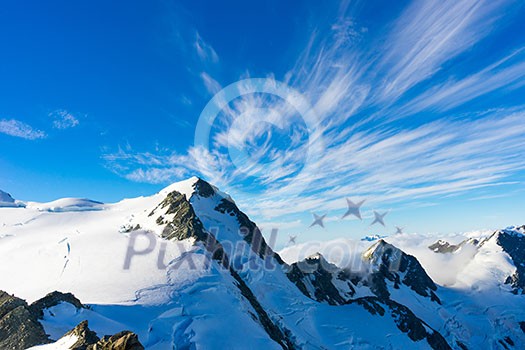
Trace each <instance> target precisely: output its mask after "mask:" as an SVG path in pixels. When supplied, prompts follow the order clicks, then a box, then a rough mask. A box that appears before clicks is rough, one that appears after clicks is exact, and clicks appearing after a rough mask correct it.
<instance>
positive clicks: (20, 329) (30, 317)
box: [0, 291, 51, 350]
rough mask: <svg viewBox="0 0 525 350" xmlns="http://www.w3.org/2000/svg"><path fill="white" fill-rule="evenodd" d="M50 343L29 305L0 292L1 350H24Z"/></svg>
mask: <svg viewBox="0 0 525 350" xmlns="http://www.w3.org/2000/svg"><path fill="white" fill-rule="evenodd" d="M50 342H51V341H50V340H49V339H48V337H47V335H46V333H45V331H44V328H43V327H42V325H41V324H40V322H38V315H37V314H35V313H34V312H33V311H32V310H31V308H30V307H29V305H27V303H26V302H25V301H24V300H22V299H19V298H17V297H15V296H13V295H9V294H7V293H6V292H4V291H0V349H2V350H4V349H5V350H23V349H27V348H29V347H32V346H35V345H41V344H47V343H50Z"/></svg>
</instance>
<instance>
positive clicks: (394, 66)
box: [104, 0, 525, 219]
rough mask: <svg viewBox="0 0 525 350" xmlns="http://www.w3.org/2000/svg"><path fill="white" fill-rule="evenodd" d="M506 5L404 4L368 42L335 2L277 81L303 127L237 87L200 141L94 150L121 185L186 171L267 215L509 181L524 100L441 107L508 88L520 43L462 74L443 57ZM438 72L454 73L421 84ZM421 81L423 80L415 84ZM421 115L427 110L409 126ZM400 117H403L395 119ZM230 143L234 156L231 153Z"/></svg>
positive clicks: (522, 73) (452, 55) (476, 38)
mask: <svg viewBox="0 0 525 350" xmlns="http://www.w3.org/2000/svg"><path fill="white" fill-rule="evenodd" d="M508 6H509V3H508V2H507V1H490V2H487V1H470V0H467V1H462V2H436V1H414V2H413V3H412V4H410V5H409V6H408V7H407V8H406V9H405V10H403V11H402V12H401V14H400V15H399V17H398V18H394V19H393V20H392V22H391V23H390V24H388V25H387V26H385V28H387V29H388V30H387V31H386V33H385V34H379V36H376V37H374V38H367V35H370V31H369V30H368V29H367V28H365V27H363V26H360V25H359V24H358V21H357V20H355V19H354V17H353V16H354V14H351V15H350V14H348V13H346V11H348V10H347V7H345V6H342V9H343V10H344V11H345V12H342V13H341V14H340V15H339V16H338V21H337V22H336V23H335V24H330V25H329V31H328V33H323V35H321V31H318V30H315V31H314V32H313V33H312V36H311V38H310V41H309V42H308V44H307V46H306V48H305V49H304V51H303V53H302V54H301V55H300V56H299V57H298V59H297V61H296V63H295V65H293V67H292V68H291V69H290V71H289V72H288V73H287V74H286V75H285V77H284V78H283V80H284V81H285V82H286V83H287V84H288V85H290V86H292V87H293V88H295V89H296V90H297V91H300V92H301V93H302V94H303V95H304V96H305V97H306V98H307V99H308V100H309V102H310V104H311V106H312V108H313V110H314V111H315V114H316V115H317V117H318V123H317V124H316V125H314V126H313V128H314V129H315V130H312V126H311V125H310V126H308V125H305V123H304V120H302V119H301V115H298V113H297V111H296V110H294V109H293V108H290V106H289V105H287V103H286V101H283V99H279V98H275V96H271V95H269V94H248V95H243V96H241V97H239V98H238V99H237V100H235V101H233V102H232V103H230V104H228V105H227V108H225V109H224V111H223V113H222V115H221V116H220V117H219V118H218V120H217V122H216V125H214V126H213V127H214V130H213V131H214V132H213V133H212V135H211V137H210V141H211V142H210V144H211V146H210V148H209V149H202V148H200V147H195V146H194V147H190V148H189V149H188V151H187V152H186V153H183V154H180V153H178V152H171V151H164V152H156V153H148V152H133V151H130V150H127V151H119V152H116V153H113V154H106V155H105V156H104V157H105V159H106V161H107V163H108V166H109V167H110V168H111V169H113V170H114V171H115V172H117V173H119V174H121V175H122V176H125V177H127V178H129V179H132V180H135V181H146V182H154V183H165V182H171V181H175V180H179V179H180V178H182V177H186V176H188V175H190V174H195V173H199V174H200V175H201V176H203V177H205V178H207V179H208V180H210V181H211V182H213V183H215V184H216V185H218V186H220V187H222V188H224V189H226V190H227V191H229V192H231V193H232V195H233V196H234V197H235V198H236V199H237V200H238V202H240V203H241V204H245V208H251V210H252V213H253V212H254V213H256V214H258V215H261V216H262V217H264V218H267V219H273V218H277V217H281V216H283V215H288V214H294V213H300V212H306V211H313V210H336V209H343V206H344V205H345V201H344V200H343V198H344V197H345V196H352V197H355V198H371V199H370V200H369V203H371V204H374V203H375V204H377V205H384V204H386V203H389V204H392V203H397V202H403V201H405V202H406V201H414V200H422V199H431V198H439V197H443V196H449V195H455V194H458V193H464V192H467V191H477V190H479V189H486V188H490V187H495V186H501V185H509V184H513V183H514V181H515V180H513V177H512V175H513V174H516V173H517V172H520V171H523V170H524V169H525V160H524V159H525V156H524V155H525V145H524V144H523V143H522V142H517V139H519V137H520V135H523V133H524V132H525V108H524V107H523V106H519V105H518V106H512V105H509V106H506V107H505V108H496V107H500V106H494V108H492V109H488V110H486V111H481V112H479V111H476V110H472V111H471V112H470V113H465V112H464V111H463V112H462V114H461V115H458V114H456V113H454V108H456V107H459V106H462V105H464V104H466V103H468V102H469V101H471V100H473V99H475V98H478V97H480V96H490V95H491V94H492V93H493V92H494V91H496V90H499V91H501V90H502V89H507V90H509V91H511V90H515V89H520V88H521V87H522V86H523V81H524V78H525V65H524V62H525V60H524V57H523V54H522V50H516V51H514V52H511V53H509V54H507V55H506V56H504V57H502V58H500V59H499V60H496V61H495V62H492V63H488V64H487V65H486V66H485V67H483V68H481V69H478V70H476V71H474V72H468V71H461V72H456V71H455V70H454V66H453V65H449V64H448V63H449V62H451V61H452V60H454V59H456V58H458V57H459V56H460V55H462V54H463V53H465V52H467V51H468V50H472V49H473V47H475V46H476V45H477V44H479V43H480V42H481V41H482V40H483V39H484V38H486V37H488V36H489V35H490V34H491V32H492V31H493V30H494V28H495V27H496V26H497V24H498V23H499V22H498V20H499V19H500V18H501V17H502V16H503V15H504V14H505V13H506V12H507V11H508ZM364 39H367V40H364ZM369 42H373V43H375V44H374V45H370V44H369ZM438 74H442V75H445V76H449V77H452V76H454V77H455V78H448V79H432V78H433V77H435V76H437V75H438ZM201 79H202V81H203V83H204V86H205V87H206V89H207V91H208V92H210V93H212V94H214V93H216V92H218V91H219V90H220V89H221V88H222V87H221V84H220V83H219V82H217V81H216V80H215V79H213V78H212V77H211V76H210V75H209V74H208V73H202V74H201ZM272 79H274V77H273V75H269V76H268V80H269V81H271V80H272ZM422 82H425V88H424V89H423V88H421V89H418V86H419V85H420V84H421V83H422ZM408 91H410V94H408V95H409V96H407V92H408ZM262 109H264V111H263V114H264V116H263V117H261V115H260V112H261V110H262ZM425 110H433V111H434V112H437V115H436V116H435V117H433V118H431V119H428V120H422V119H421V118H419V113H420V112H422V111H425ZM400 118H406V119H410V120H413V121H415V122H414V123H413V124H411V125H410V124H406V123H396V121H398V120H399V119H400ZM312 138H314V139H322V140H323V145H324V147H323V149H322V153H321V154H318V155H317V157H315V159H314V163H315V164H313V167H312V169H314V171H303V169H304V163H305V161H306V160H307V159H308V157H307V155H308V154H309V152H311V148H309V147H310V145H311V143H310V142H308V141H309V140H311V139H312ZM232 148H234V149H237V150H238V149H242V150H243V153H242V155H243V157H244V158H241V160H242V161H240V162H236V155H237V153H235V150H234V152H233V153H232ZM232 155H233V156H232ZM253 196H256V197H257V199H258V200H257V201H256V202H254V201H253V199H252V198H253ZM290 203H293V205H290Z"/></svg>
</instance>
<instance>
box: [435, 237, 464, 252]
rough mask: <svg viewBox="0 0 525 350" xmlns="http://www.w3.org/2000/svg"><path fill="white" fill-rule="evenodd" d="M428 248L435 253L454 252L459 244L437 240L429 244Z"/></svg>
mask: <svg viewBox="0 0 525 350" xmlns="http://www.w3.org/2000/svg"><path fill="white" fill-rule="evenodd" d="M428 248H429V249H430V250H432V251H433V252H436V253H454V252H455V251H456V250H458V249H459V246H458V245H455V244H450V243H448V242H446V241H442V240H439V241H437V242H436V243H434V244H431V245H429V246H428Z"/></svg>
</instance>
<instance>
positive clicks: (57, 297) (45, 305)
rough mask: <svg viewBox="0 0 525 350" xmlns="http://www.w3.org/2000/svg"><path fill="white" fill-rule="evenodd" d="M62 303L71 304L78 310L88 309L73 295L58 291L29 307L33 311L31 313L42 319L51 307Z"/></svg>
mask: <svg viewBox="0 0 525 350" xmlns="http://www.w3.org/2000/svg"><path fill="white" fill-rule="evenodd" d="M60 303H69V304H71V305H73V306H75V307H76V308H77V309H85V308H86V306H84V305H82V303H81V302H80V300H78V299H77V298H76V297H75V296H74V295H73V294H71V293H62V292H58V291H54V292H51V293H49V294H48V295H46V296H45V297H43V298H42V299H39V300H37V301H35V302H34V303H33V304H31V305H30V306H29V308H30V309H31V312H33V313H34V314H35V315H37V317H38V318H42V317H43V316H44V310H45V309H49V308H50V307H53V306H56V305H58V304H60Z"/></svg>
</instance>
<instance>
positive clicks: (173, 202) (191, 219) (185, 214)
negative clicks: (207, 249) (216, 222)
mask: <svg viewBox="0 0 525 350" xmlns="http://www.w3.org/2000/svg"><path fill="white" fill-rule="evenodd" d="M158 209H164V210H165V211H163V213H162V215H161V216H159V218H157V223H159V222H160V224H162V225H163V224H166V227H165V228H164V230H163V232H162V238H166V239H169V240H183V239H187V238H191V237H193V238H195V239H197V240H200V241H203V240H205V239H206V236H207V235H206V233H205V232H204V228H203V226H202V223H201V221H200V220H199V218H198V217H197V216H196V215H195V212H194V210H193V207H192V206H191V204H190V203H189V202H188V200H186V197H185V196H184V195H183V194H181V193H179V192H177V191H173V192H170V193H169V194H168V195H167V196H166V198H165V199H164V200H163V201H162V202H161V203H160V204H159V206H157V208H155V209H154V210H153V212H152V214H153V213H155V212H156V211H157V210H158ZM165 215H174V217H173V219H172V220H171V221H169V222H168V221H167V219H165Z"/></svg>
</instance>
